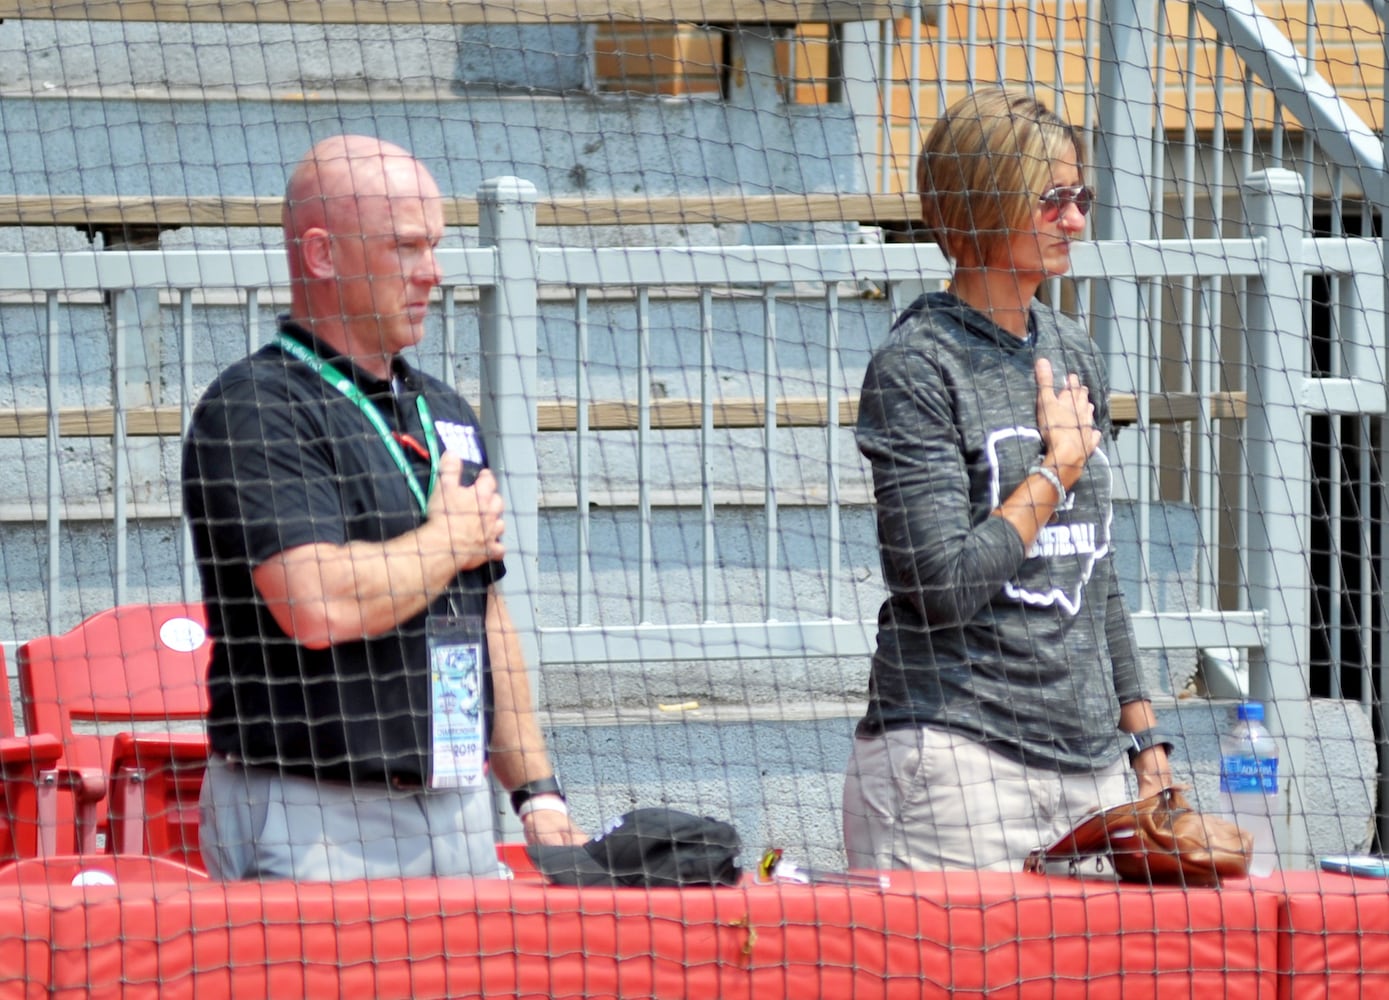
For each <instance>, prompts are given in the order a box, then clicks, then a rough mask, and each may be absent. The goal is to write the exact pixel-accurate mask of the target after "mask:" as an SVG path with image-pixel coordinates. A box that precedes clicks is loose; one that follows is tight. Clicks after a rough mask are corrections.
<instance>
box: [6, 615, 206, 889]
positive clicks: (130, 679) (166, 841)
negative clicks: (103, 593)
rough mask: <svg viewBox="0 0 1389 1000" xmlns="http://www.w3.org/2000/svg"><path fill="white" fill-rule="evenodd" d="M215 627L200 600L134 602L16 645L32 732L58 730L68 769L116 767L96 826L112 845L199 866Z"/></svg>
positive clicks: (122, 850) (119, 850) (119, 849)
mask: <svg viewBox="0 0 1389 1000" xmlns="http://www.w3.org/2000/svg"><path fill="white" fill-rule="evenodd" d="M206 626H207V619H206V615H205V613H204V611H203V608H202V605H201V604H178V603H172V604H133V605H125V606H121V607H116V608H111V609H109V610H106V611H103V612H101V613H99V614H96V615H93V616H92V617H90V618H88V619H87V620H85V621H84V622H82V623H81V624H79V625H78V626H76V627H75V628H73V629H72V630H71V631H69V632H66V633H64V634H63V635H58V636H43V637H41V638H37V639H32V640H30V641H29V642H26V643H24V644H23V645H22V646H21V647H20V649H19V682H20V693H21V695H22V696H23V703H24V719H25V723H26V725H27V727H28V729H29V732H31V733H48V734H52V735H54V736H56V737H57V738H58V739H59V740H60V741H61V743H62V747H63V761H64V763H65V764H66V765H67V766H69V767H78V768H97V769H102V768H106V767H107V766H108V765H109V770H108V771H107V772H106V773H107V775H108V782H109V789H110V791H109V795H108V796H107V802H106V807H107V808H106V812H107V815H106V817H105V818H104V819H103V817H101V816H100V815H99V816H98V822H99V823H104V824H105V826H106V828H107V830H108V833H109V841H108V844H107V849H108V850H110V851H112V852H116V853H149V854H151V855H154V856H160V857H173V858H176V859H178V860H186V861H189V862H191V863H195V864H200V863H201V858H200V856H199V854H198V843H197V823H198V792H199V789H200V787H201V784H202V775H203V771H204V768H205V766H206V761H207V739H206V736H205V735H204V734H203V732H202V731H201V727H200V726H196V725H193V724H194V723H196V722H198V721H200V720H201V719H202V718H203V717H204V716H205V715H206V713H207V694H206V687H205V684H204V680H205V677H204V674H205V672H206V669H207V663H208V658H209V654H210V644H209V642H208V641H207V633H206ZM180 724H182V725H181V726H180ZM175 727H177V728H186V729H189V730H192V731H184V732H174V731H171V729H172V728H175Z"/></svg>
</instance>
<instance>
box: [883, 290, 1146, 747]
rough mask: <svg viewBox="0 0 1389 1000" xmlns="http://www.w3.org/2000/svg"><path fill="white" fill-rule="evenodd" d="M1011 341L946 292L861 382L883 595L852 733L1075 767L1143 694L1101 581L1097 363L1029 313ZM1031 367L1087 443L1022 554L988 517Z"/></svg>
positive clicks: (1055, 318) (905, 321)
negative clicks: (914, 730) (1082, 427)
mask: <svg viewBox="0 0 1389 1000" xmlns="http://www.w3.org/2000/svg"><path fill="white" fill-rule="evenodd" d="M1030 326H1031V329H1032V334H1031V336H1030V337H1029V338H1028V339H1027V340H1026V341H1024V340H1020V339H1019V338H1017V337H1015V336H1013V335H1011V334H1009V333H1008V332H1007V331H1005V330H1002V329H1001V328H999V327H998V326H996V325H995V324H994V323H993V322H992V321H991V320H990V319H988V317H986V316H985V315H984V314H982V313H980V312H978V311H977V310H975V309H973V308H971V307H969V306H967V305H965V304H964V303H963V302H961V301H960V300H959V299H957V298H955V297H954V296H953V295H951V294H949V293H947V292H937V293H933V294H930V295H924V296H922V297H921V298H920V299H918V300H917V301H916V302H915V303H913V304H912V306H911V307H910V308H909V309H908V310H907V311H906V312H905V313H904V314H903V315H902V316H901V317H900V318H899V319H898V321H897V323H896V324H895V325H894V327H893V329H892V332H891V333H890V334H889V336H888V339H887V341H886V342H885V343H884V344H883V345H882V346H881V347H879V349H878V350H877V351H876V352H875V354H874V356H873V359H872V361H871V362H870V363H869V366H868V370H867V372H866V374H865V376H864V381H863V391H862V394H861V397H860V403H859V417H858V428H857V440H858V445H859V449H860V450H861V451H862V452H863V454H864V455H865V456H866V457H867V458H868V459H869V461H870V462H871V463H872V467H873V483H874V491H875V496H876V501H877V520H878V541H879V546H880V549H881V556H882V568H883V578H884V581H885V583H886V585H887V588H888V591H889V593H890V596H889V597H888V599H887V600H886V601H885V602H884V604H883V606H882V610H881V611H880V612H879V616H878V648H877V652H876V653H875V654H874V657H873V667H872V675H871V678H870V690H869V705H868V712H867V715H866V716H865V718H864V719H863V721H862V722H861V723H860V724H859V727H858V733H859V735H860V736H872V735H876V734H878V733H881V732H882V731H883V730H885V729H896V728H907V727H916V726H922V725H929V726H937V727H941V728H945V729H949V730H952V731H955V732H958V733H960V734H962V735H964V736H966V737H968V738H971V739H976V740H978V741H980V742H982V743H985V744H987V745H989V746H990V747H991V748H992V749H994V750H997V751H998V752H1000V753H1003V754H1006V755H1007V756H1009V757H1012V758H1014V759H1016V760H1021V761H1023V762H1025V763H1028V764H1035V765H1039V766H1044V767H1047V768H1050V769H1053V770H1058V771H1070V772H1075V771H1085V770H1092V769H1096V768H1099V767H1103V766H1105V765H1107V764H1110V763H1112V762H1113V761H1114V760H1115V759H1117V758H1118V756H1119V755H1120V753H1121V750H1122V747H1123V744H1122V743H1121V742H1120V738H1119V732H1118V728H1117V727H1118V720H1119V708H1120V706H1121V705H1124V704H1128V703H1129V702H1133V701H1140V700H1144V699H1146V697H1147V694H1146V692H1145V691H1144V690H1143V686H1142V682H1141V678H1140V675H1139V671H1138V667H1137V662H1136V658H1135V652H1134V640H1133V631H1132V627H1131V624H1130V621H1129V617H1128V613H1127V611H1126V610H1125V608H1124V605H1123V600H1122V596H1121V594H1120V590H1119V586H1118V582H1117V579H1116V577H1115V571H1114V560H1113V555H1112V552H1111V548H1110V544H1111V536H1110V529H1111V526H1112V522H1113V498H1112V477H1111V470H1110V466H1109V459H1108V456H1107V454H1106V452H1105V447H1106V445H1107V444H1108V443H1109V441H1110V440H1112V433H1113V431H1112V427H1111V424H1110V415H1109V401H1108V385H1107V382H1106V378H1105V371H1104V364H1103V361H1102V359H1101V358H1100V355H1099V353H1098V351H1096V349H1095V347H1094V345H1093V343H1092V342H1091V340H1090V338H1089V337H1088V336H1087V335H1086V332H1085V330H1084V329H1083V328H1081V327H1080V326H1079V324H1077V323H1076V322H1075V321H1073V320H1070V319H1068V318H1066V317H1065V316H1063V315H1061V314H1059V313H1057V312H1055V311H1054V310H1052V309H1049V308H1047V307H1045V306H1042V305H1041V304H1039V303H1033V305H1032V308H1031V317H1030ZM1037 358H1047V359H1049V360H1050V361H1051V364H1052V369H1053V371H1054V372H1055V373H1056V381H1057V383H1058V384H1060V383H1061V382H1062V380H1063V379H1064V378H1065V377H1066V376H1067V375H1068V374H1070V373H1075V374H1077V375H1079V376H1080V380H1081V381H1082V382H1083V383H1084V384H1085V386H1086V387H1087V388H1088V389H1089V391H1090V399H1091V401H1092V402H1093V403H1094V406H1095V419H1096V425H1097V426H1098V427H1099V428H1100V430H1101V432H1102V440H1101V443H1100V447H1099V448H1097V449H1096V451H1095V452H1094V454H1092V455H1091V457H1090V460H1089V462H1088V463H1087V465H1086V468H1085V472H1084V474H1083V475H1082V477H1081V478H1080V480H1079V481H1078V482H1077V483H1076V485H1075V487H1074V489H1073V490H1072V491H1071V494H1070V497H1069V498H1068V500H1067V501H1066V503H1065V504H1063V505H1062V507H1061V508H1060V509H1058V510H1057V511H1056V513H1055V515H1054V516H1053V517H1052V519H1051V521H1050V522H1049V523H1048V524H1047V525H1046V526H1045V527H1044V528H1043V529H1042V531H1041V533H1040V534H1039V535H1038V538H1037V541H1036V542H1035V543H1034V544H1033V546H1032V547H1031V549H1030V550H1025V549H1024V547H1023V543H1022V539H1021V538H1020V537H1019V535H1018V533H1017V530H1016V529H1015V528H1014V527H1013V526H1012V525H1011V524H1009V523H1008V522H1007V521H1006V520H1004V519H1003V518H1001V517H991V516H990V512H991V511H993V510H994V509H995V508H997V507H998V506H999V504H1000V503H1001V502H1002V501H1003V500H1005V499H1006V498H1007V497H1008V496H1009V494H1011V493H1012V492H1013V491H1014V490H1015V489H1016V488H1017V487H1018V485H1019V484H1020V483H1021V482H1022V480H1023V479H1024V478H1026V475H1027V470H1028V468H1029V467H1031V466H1033V465H1036V464H1037V463H1038V461H1039V460H1040V458H1041V456H1042V454H1043V452H1044V450H1045V449H1044V446H1043V443H1042V438H1041V434H1040V432H1039V431H1038V429H1037V402H1036V400H1037V382H1036V377H1035V374H1034V371H1033V365H1034V362H1035V361H1036V359H1037Z"/></svg>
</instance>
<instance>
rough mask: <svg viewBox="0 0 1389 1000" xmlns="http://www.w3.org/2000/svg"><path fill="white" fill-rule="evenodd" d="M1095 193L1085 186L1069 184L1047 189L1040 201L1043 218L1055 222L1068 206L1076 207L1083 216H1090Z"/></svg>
mask: <svg viewBox="0 0 1389 1000" xmlns="http://www.w3.org/2000/svg"><path fill="white" fill-rule="evenodd" d="M1094 200H1095V193H1094V192H1093V191H1091V190H1090V189H1089V188H1088V187H1086V186H1085V185H1084V184H1067V185H1065V186H1062V187H1054V188H1047V190H1045V191H1043V192H1042V196H1041V197H1040V198H1039V199H1038V201H1040V202H1041V204H1042V218H1044V219H1046V221H1048V222H1055V221H1056V220H1057V219H1058V218H1060V217H1061V213H1062V212H1064V211H1065V210H1066V207H1067V206H1068V205H1074V206H1075V207H1076V208H1077V209H1079V210H1080V214H1081V215H1082V216H1084V215H1089V214H1090V205H1091V204H1092V203H1093V202H1094Z"/></svg>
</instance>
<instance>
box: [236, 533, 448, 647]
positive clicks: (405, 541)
mask: <svg viewBox="0 0 1389 1000" xmlns="http://www.w3.org/2000/svg"><path fill="white" fill-rule="evenodd" d="M437 530H438V529H437V528H436V527H434V526H432V524H431V522H426V523H425V524H423V525H421V526H420V527H419V528H417V529H416V530H414V531H411V532H408V533H406V534H404V535H399V536H397V537H396V538H392V539H390V540H388V541H386V542H349V543H348V544H346V545H331V544H325V543H315V544H311V545H300V546H296V547H295V548H292V549H288V550H286V551H285V552H281V553H280V554H279V555H277V556H274V557H272V558H270V559H268V560H266V561H265V562H264V563H262V564H261V565H259V566H257V567H256V568H255V570H254V571H253V578H254V580H255V584H256V590H257V591H258V592H259V593H260V596H261V598H262V599H263V600H264V601H265V602H266V604H267V605H268V606H269V608H270V612H271V614H272V615H274V617H275V621H276V622H277V623H278V624H279V626H280V628H281V629H283V630H284V633H285V634H286V635H288V636H289V637H290V638H292V639H294V640H295V641H296V642H298V643H301V644H302V645H305V646H308V647H310V648H313V649H324V648H326V647H328V646H331V645H333V644H334V643H339V642H351V641H356V640H359V639H366V638H371V637H372V636H377V635H382V634H384V633H386V632H389V631H391V630H392V629H394V628H397V627H398V626H399V625H400V623H401V622H405V621H409V620H410V619H411V618H414V617H415V616H416V615H418V614H419V613H420V612H421V611H423V610H424V609H425V608H426V607H428V606H429V602H430V601H431V600H433V599H434V597H436V596H437V595H438V594H440V593H442V592H443V591H444V590H445V589H446V588H447V587H448V585H449V584H450V582H452V580H453V579H454V577H455V576H457V574H458V569H457V566H456V564H455V561H454V556H453V553H452V552H451V551H450V549H449V547H448V546H447V545H446V544H441V543H440V541H439V540H438V539H436V538H434V537H433V535H434V534H435V533H436V532H437Z"/></svg>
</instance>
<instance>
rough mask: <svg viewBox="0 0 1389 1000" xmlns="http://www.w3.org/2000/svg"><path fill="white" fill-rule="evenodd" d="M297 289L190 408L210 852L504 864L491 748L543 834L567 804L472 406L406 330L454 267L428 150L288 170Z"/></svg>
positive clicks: (332, 148)
mask: <svg viewBox="0 0 1389 1000" xmlns="http://www.w3.org/2000/svg"><path fill="white" fill-rule="evenodd" d="M283 224H284V235H285V244H286V249H287V251H288V255H289V272H290V280H291V300H290V309H289V313H288V314H287V315H284V316H282V317H281V318H280V322H279V329H278V332H277V335H276V337H275V339H274V341H273V342H271V343H270V344H267V345H266V346H265V347H263V348H261V349H260V350H259V351H257V352H255V353H254V354H252V355H250V356H249V357H247V358H243V359H242V360H241V361H239V362H237V363H236V364H234V365H232V366H231V367H229V368H228V369H226V370H225V371H224V372H222V374H221V375H220V376H219V377H218V378H217V379H216V380H215V381H214V382H213V383H212V385H211V386H210V387H209V388H208V390H207V392H206V394H205V395H204V396H203V398H202V400H201V401H200V402H199V403H198V406H197V409H196V410H195V412H194V414H193V420H192V424H191V426H190V428H189V433H188V437H187V440H186V442H185V445H184V453H183V498H184V510H185V513H186V515H187V518H188V523H189V526H190V528H191V531H192V535H193V541H194V548H195V551H196V553H197V557H198V568H199V572H200V574H201V577H202V585H203V596H204V600H205V602H206V604H207V612H208V618H209V622H210V626H211V628H210V632H211V634H212V637H213V639H214V640H215V644H214V647H213V650H214V651H213V656H212V664H211V666H210V668H209V671H208V690H209V696H210V701H211V708H210V710H209V713H208V735H209V740H210V743H211V749H212V755H211V759H210V761H209V764H208V771H207V775H206V778H205V779H204V782H203V793H202V826H201V849H202V854H203V860H204V862H205V863H206V865H207V867H208V870H209V872H210V873H211V874H213V875H214V876H216V877H220V878H226V879H241V878H291V879H303V880H329V879H353V878H368V877H393V876H413V875H483V876H486V875H496V874H498V873H499V869H498V862H497V855H496V841H495V834H494V830H493V826H494V824H493V817H492V809H491V796H490V793H489V790H488V773H489V770H490V773H491V775H493V776H495V777H496V779H497V780H498V781H500V782H501V784H502V785H503V786H504V787H505V788H507V789H510V790H511V791H512V795H511V800H512V805H513V807H514V808H515V809H516V811H517V813H518V815H519V816H520V819H521V824H522V826H523V828H524V830H525V835H526V839H527V840H528V841H529V842H531V843H541V844H567V843H577V842H581V841H583V840H584V839H585V836H584V834H583V833H582V831H580V830H578V829H577V828H576V827H574V825H573V824H572V823H571V822H570V819H569V815H568V809H567V806H566V804H565V801H564V796H563V792H562V791H561V789H560V786H559V784H558V782H557V781H556V779H555V776H554V770H553V768H552V766H551V764H550V761H549V757H548V754H547V752H546V749H545V744H544V740H543V738H542V736H541V733H540V729H539V727H538V725H537V724H536V720H535V717H534V714H533V712H532V710H531V691H530V686H529V681H528V679H527V675H526V671H525V664H524V662H523V661H522V657H521V650H520V645H519V643H518V641H517V636H516V631H515V628H514V627H513V625H512V622H511V618H510V615H509V614H508V612H507V608H506V604H505V602H504V601H503V599H502V596H501V594H500V593H499V592H498V590H497V587H496V584H497V582H498V581H499V580H500V579H501V578H502V576H503V574H504V572H505V566H504V563H503V557H504V555H505V553H506V549H505V544H504V542H503V534H504V529H505V520H504V513H505V510H504V504H503V501H502V497H501V494H500V493H499V492H498V488H497V482H496V480H495V479H494V477H493V475H492V473H491V471H490V470H489V469H488V468H487V452H486V447H485V445H484V442H483V438H482V433H481V430H480V428H479V425H478V421H477V417H476V415H475V413H474V412H473V410H472V408H471V407H470V406H469V405H468V403H467V402H466V401H465V400H464V399H462V397H460V396H459V395H458V394H457V393H456V392H454V391H453V389H452V388H450V387H449V386H448V385H446V384H445V383H443V382H441V381H439V380H438V379H434V378H432V377H430V376H428V375H425V374H423V373H422V372H420V371H417V370H416V369H414V368H413V367H411V366H410V364H409V363H408V362H407V361H406V360H405V359H404V357H403V356H402V352H404V351H406V350H408V349H409V348H411V347H413V346H415V345H416V344H418V343H419V342H420V340H421V339H422V338H423V336H424V329H425V319H426V316H427V314H428V311H429V302H430V298H431V295H432V293H433V290H434V288H435V287H436V286H437V285H438V284H439V280H440V274H439V267H438V264H437V262H436V260H435V255H434V251H435V247H436V246H437V245H438V243H439V239H440V237H441V236H442V234H443V228H444V224H443V207H442V205H441V202H440V195H439V189H438V186H437V185H436V184H435V182H434V179H433V178H432V177H431V176H430V174H429V172H428V171H427V170H426V169H425V168H424V167H423V166H422V165H421V164H420V163H419V162H418V161H417V160H415V159H414V157H412V156H411V155H410V154H409V153H407V152H406V151H405V150H403V149H401V148H400V147H398V146H395V145H392V144H390V143H386V142H382V141H381V140H378V139H373V138H369V137H366V136H351V135H348V136H337V137H334V138H331V139H327V140H324V141H323V142H320V143H318V144H317V145H316V146H314V147H313V149H312V150H310V151H309V153H308V154H307V155H306V156H305V158H304V159H303V161H302V162H300V164H299V165H298V167H297V168H296V169H295V171H294V173H293V175H292V176H291V178H290V180H289V184H288V187H287V190H286V196H285V203H284V211H283Z"/></svg>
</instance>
